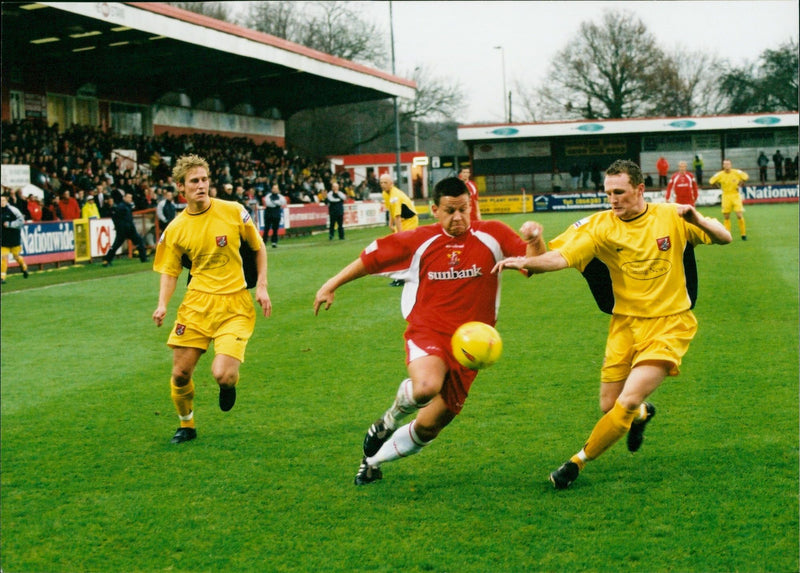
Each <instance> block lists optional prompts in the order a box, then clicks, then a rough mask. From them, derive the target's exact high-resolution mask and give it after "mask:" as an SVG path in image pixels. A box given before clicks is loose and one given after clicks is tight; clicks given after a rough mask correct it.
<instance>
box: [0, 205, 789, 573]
mask: <svg viewBox="0 0 800 573" xmlns="http://www.w3.org/2000/svg"><path fill="white" fill-rule="evenodd" d="M705 212H706V213H707V214H712V215H715V216H717V213H718V210H717V209H707V210H705ZM581 215H582V214H576V213H566V214H563V213H562V214H552V213H550V214H536V215H535V217H531V216H527V217H526V216H524V215H513V216H505V217H502V219H503V220H504V221H506V222H508V223H509V224H510V225H511V226H512V227H514V228H518V227H519V226H520V224H521V223H522V221H524V220H525V219H526V218H536V219H537V220H540V221H541V222H542V223H543V224H544V225H545V234H546V236H547V237H552V236H554V235H555V234H556V233H558V232H560V231H561V230H563V229H564V228H565V227H566V226H567V225H568V224H569V223H570V222H571V221H573V220H574V219H576V218H578V217H580V216H581ZM746 215H747V222H748V235H749V239H750V240H749V241H748V242H741V241H739V240H738V238H737V239H736V241H735V242H734V243H733V244H731V245H729V246H725V247H717V246H713V247H701V248H700V249H698V251H697V253H698V266H699V270H700V300H699V303H698V305H697V308H696V309H695V312H696V314H697V316H698V319H699V321H700V331H699V334H698V336H697V337H696V339H695V341H694V342H693V344H692V348H691V349H690V351H689V353H688V355H687V357H686V359H685V360H684V364H683V367H682V374H681V375H680V376H679V377H678V378H675V379H669V380H668V381H667V382H666V383H665V384H664V385H663V386H662V387H661V388H660V389H659V390H658V392H657V393H656V394H655V395H654V401H655V403H656V404H657V405H658V408H659V416H658V418H657V419H656V421H655V422H654V423H653V424H652V425H651V426H650V427H649V428H648V434H647V442H646V443H645V446H644V447H643V449H642V451H641V452H640V453H638V454H636V455H635V456H634V455H631V454H629V453H628V452H627V450H626V449H625V446H624V444H617V445H616V446H615V447H614V448H612V449H611V450H609V451H608V452H607V453H606V454H605V455H604V456H603V457H602V458H600V459H599V460H597V461H595V462H593V463H592V464H591V465H590V466H589V467H588V468H587V470H586V471H585V472H583V475H581V478H580V479H579V480H578V481H576V482H575V484H574V485H573V487H572V488H571V489H570V490H568V491H561V492H556V491H554V490H553V489H552V487H551V486H550V485H549V483H548V482H547V474H548V472H549V471H551V470H552V469H554V468H555V467H557V466H558V465H559V464H560V463H561V462H563V461H564V459H566V457H568V456H569V455H571V454H572V453H574V452H575V451H576V450H577V449H578V448H580V446H581V444H582V443H583V440H585V438H586V436H587V435H588V433H589V431H590V430H591V428H592V426H593V425H594V423H595V421H596V420H597V418H598V415H599V410H598V404H597V389H598V376H599V367H600V360H601V358H602V351H603V345H604V340H605V335H606V328H607V324H608V320H607V317H606V316H605V315H603V314H601V313H600V312H599V311H598V310H597V309H596V308H595V307H594V303H593V301H592V299H591V297H590V295H589V292H588V289H587V288H586V286H585V284H584V282H583V279H582V278H581V277H580V275H579V274H578V273H577V272H575V271H573V270H567V271H562V272H560V273H553V274H549V275H542V276H537V277H534V278H532V279H524V278H523V277H521V276H519V275H516V274H515V273H507V276H505V277H504V280H503V307H502V310H501V318H500V321H499V323H498V329H499V330H500V332H501V333H502V334H503V337H504V346H505V349H504V356H503V358H502V359H501V360H500V362H498V363H497V364H496V365H495V366H493V367H492V368H490V369H488V370H486V371H485V372H482V373H481V375H480V376H479V378H478V379H477V381H476V383H475V385H474V386H473V391H472V393H471V394H470V399H469V401H468V403H467V406H466V407H465V409H464V411H463V413H462V415H461V416H459V418H458V419H457V420H456V421H455V422H454V423H453V424H451V426H450V427H448V428H447V429H446V430H445V431H444V432H443V433H442V435H441V436H440V437H439V439H437V440H436V442H434V443H433V444H432V445H431V446H429V447H428V448H426V449H425V450H424V451H423V452H421V453H420V454H419V455H417V456H414V457H411V458H408V459H405V460H401V461H398V462H396V463H393V464H388V465H386V466H385V467H384V480H383V481H382V482H378V483H376V484H372V485H370V486H365V487H360V488H359V487H355V486H354V485H352V479H353V475H354V473H355V471H356V469H357V467H358V463H359V461H360V456H361V454H360V447H361V440H362V438H363V433H364V431H365V430H366V428H367V426H368V425H369V423H370V422H372V420H373V419H374V418H376V417H377V416H378V415H379V414H380V413H381V412H383V410H384V409H385V408H386V407H388V405H389V404H390V402H391V399H392V397H393V395H394V392H395V389H396V387H397V384H398V383H399V381H400V380H401V379H402V378H403V377H404V374H405V369H404V365H403V350H402V332H403V329H404V324H405V323H404V322H403V320H402V318H401V316H400V311H399V295H400V291H399V289H392V288H389V287H388V286H387V284H388V279H384V278H380V277H366V278H364V279H361V280H359V281H357V282H355V283H352V284H349V285H346V286H344V287H342V288H341V289H340V290H339V291H338V292H337V298H336V302H335V304H334V306H333V307H332V308H331V310H329V311H328V312H327V313H321V315H320V316H319V317H314V315H313V311H312V302H313V298H314V294H315V292H316V290H317V289H318V288H319V286H320V285H321V284H322V283H323V282H324V281H325V280H326V279H327V278H328V277H329V276H330V275H332V274H333V273H335V272H336V271H338V269H339V268H341V267H342V266H344V265H345V264H346V263H348V262H349V261H351V260H352V259H353V258H355V257H356V256H357V255H358V253H359V252H360V250H361V249H362V248H363V247H364V246H366V244H367V243H368V242H369V241H370V240H371V239H372V238H374V237H376V236H379V235H380V234H381V233H383V232H384V230H383V229H366V230H356V231H350V232H348V238H347V240H346V241H344V242H340V241H334V242H332V243H329V242H328V240H327V235H318V236H314V237H307V238H298V239H291V240H287V241H285V242H284V243H282V245H281V248H279V249H277V250H270V252H269V257H270V260H269V264H270V295H271V297H272V301H273V306H274V314H273V317H272V318H270V319H263V318H260V319H259V322H258V326H257V330H256V334H255V336H254V338H253V340H252V341H251V343H250V345H249V346H248V354H247V361H246V363H245V364H244V365H243V366H242V378H241V383H240V391H239V398H238V401H237V404H236V407H235V408H234V410H233V411H232V412H229V413H222V412H220V411H219V409H218V407H217V405H216V400H217V391H216V384H215V383H214V382H213V379H212V377H211V375H210V357H209V356H206V357H204V358H203V359H202V360H201V362H200V364H199V367H198V370H197V374H196V376H195V382H196V384H197V393H196V396H197V397H196V403H195V408H196V416H197V417H196V419H197V424H198V433H199V437H198V439H197V440H196V441H194V442H191V443H188V444H183V445H181V446H177V447H176V446H171V445H170V444H169V443H168V442H169V438H170V437H171V435H172V433H173V432H174V430H175V428H176V427H177V419H176V416H175V413H174V409H173V406H172V403H171V401H170V398H169V387H168V383H169V372H170V366H171V353H170V351H169V349H168V348H167V347H166V345H165V341H166V337H167V334H168V332H167V330H166V328H161V329H158V328H156V327H155V326H154V325H153V323H152V320H151V318H150V316H151V314H152V311H153V310H154V308H155V304H156V299H157V293H158V275H157V274H155V273H153V272H144V271H145V270H147V269H148V268H149V265H148V266H145V265H141V264H140V263H139V262H138V261H137V260H134V261H126V260H119V259H118V262H116V261H115V265H114V267H113V268H111V269H102V268H101V267H100V266H99V265H96V264H95V265H85V266H82V267H69V268H65V269H62V270H57V271H51V272H37V273H33V274H32V276H31V278H30V279H28V280H26V281H25V280H22V279H21V278H20V277H19V276H18V275H17V274H12V275H10V277H9V281H8V284H7V285H4V289H3V295H2V307H1V310H2V331H1V333H2V489H1V490H0V495H1V496H2V497H1V498H0V501H1V502H2V507H1V508H0V509H2V513H1V514H0V516H1V518H2V532H3V535H2V554H1V555H0V558H1V559H2V563H1V564H0V565H2V570H3V571H6V572H47V573H51V572H55V573H60V572H70V573H72V572H84V571H85V572H139V571H141V572H151V571H152V572H156V571H179V572H184V571H185V572H195V571H209V572H211V571H213V572H219V571H226V572H227V571H232V572H239V571H241V572H249V571H297V572H305V571H315V570H316V571H341V572H349V571H386V572H393V571H409V572H418V571H419V572H422V571H437V572H438V571H442V572H443V571H451V572H484V571H519V572H527V571H623V570H633V571H686V572H694V571H696V572H706V571H717V572H728V571H743V572H747V571H752V572H761V571H797V570H798V495H797V494H798V345H799V344H800V342H799V341H798V208H797V205H775V206H754V207H750V208H748V210H747V213H746ZM735 231H736V227H735V224H734V232H735ZM182 292H183V291H182V289H179V291H178V292H176V294H175V296H174V297H173V301H172V303H171V304H170V319H169V320H170V321H171V320H172V318H174V313H175V310H176V308H177V305H178V302H179V301H180V298H181V295H182Z"/></svg>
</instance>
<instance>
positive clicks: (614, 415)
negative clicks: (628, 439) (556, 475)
mask: <svg viewBox="0 0 800 573" xmlns="http://www.w3.org/2000/svg"><path fill="white" fill-rule="evenodd" d="M638 414H639V408H634V409H633V410H628V409H627V408H625V406H623V405H622V404H620V403H619V402H615V403H614V407H613V408H611V410H610V411H609V412H608V413H607V414H606V415H605V416H603V417H602V418H600V420H599V421H598V422H597V424H595V427H594V429H593V430H592V433H591V434H590V435H589V439H588V440H586V445H585V446H583V453H584V454H585V456H584V457H585V459H580V458H581V456H579V455H575V456H572V458H578V460H579V461H576V460H575V459H572V461H573V462H575V463H576V464H578V467H579V468H581V469H583V466H585V465H586V461H587V460H593V459H595V458H597V457H599V456H600V455H601V454H602V453H603V452H605V451H606V450H607V449H608V448H610V447H611V446H613V445H614V444H615V443H616V442H617V440H619V439H620V438H621V437H622V436H624V435H625V434H626V433H627V432H628V430H629V429H630V427H631V423H633V419H634V417H636V416H637V415H638Z"/></svg>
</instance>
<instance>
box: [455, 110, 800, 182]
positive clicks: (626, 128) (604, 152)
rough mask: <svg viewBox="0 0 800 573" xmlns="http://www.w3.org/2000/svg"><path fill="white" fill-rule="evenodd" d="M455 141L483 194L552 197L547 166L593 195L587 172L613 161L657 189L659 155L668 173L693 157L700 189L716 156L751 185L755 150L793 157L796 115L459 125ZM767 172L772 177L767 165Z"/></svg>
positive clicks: (713, 167)
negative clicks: (698, 161) (626, 163)
mask: <svg viewBox="0 0 800 573" xmlns="http://www.w3.org/2000/svg"><path fill="white" fill-rule="evenodd" d="M458 139H459V140H461V141H463V142H464V143H465V144H466V145H467V148H468V150H469V156H470V160H471V163H472V171H473V175H474V177H475V180H476V183H477V184H478V188H479V190H480V191H481V192H482V193H483V194H486V195H493V194H496V195H504V194H517V193H519V192H520V189H521V188H525V189H526V190H527V192H528V193H549V192H552V187H553V183H552V181H553V180H552V174H553V172H554V170H555V168H558V169H559V171H560V172H561V176H562V177H561V181H562V186H561V187H562V190H563V191H566V192H570V191H572V192H574V191H582V190H586V189H594V184H593V182H592V171H593V170H594V171H596V172H599V173H601V174H602V173H603V172H604V171H605V169H606V167H608V165H610V164H611V163H612V162H613V161H614V160H616V159H631V160H633V161H635V162H637V163H638V164H639V165H640V166H641V167H642V171H643V172H644V173H645V174H650V176H651V177H652V178H653V181H654V187H657V186H658V173H657V170H656V162H657V161H658V158H659V157H661V156H663V157H665V158H666V159H667V161H668V162H669V165H670V167H669V173H670V174H672V173H674V172H675V171H677V170H678V162H679V161H681V160H683V161H686V162H687V163H688V165H689V170H690V171H693V167H692V162H693V160H694V157H695V156H696V155H699V156H701V157H702V160H703V164H704V166H703V171H704V178H703V184H706V183H707V181H708V178H709V177H710V176H711V175H712V174H714V173H715V172H716V171H719V170H720V169H721V168H722V159H723V158H729V159H731V161H732V162H733V165H734V167H736V168H738V169H742V170H744V171H746V172H747V173H748V174H749V175H750V179H751V180H755V181H758V164H757V162H756V161H757V158H758V155H759V153H760V152H761V151H764V152H765V154H766V155H767V156H768V157H770V158H771V157H772V155H773V154H774V153H775V151H776V150H780V151H781V153H782V154H783V155H784V156H787V157H791V158H796V157H797V153H798V113H797V112H785V113H784V112H781V113H770V114H750V115H731V116H711V117H674V118H644V119H619V120H604V121H570V122H548V123H525V124H502V125H498V124H493V125H465V126H459V128H458ZM575 166H577V168H578V170H579V171H580V173H581V175H580V176H579V182H578V186H577V187H575V186H574V184H573V180H572V176H571V175H570V170H571V169H574V168H575ZM769 172H770V174H772V173H774V170H773V166H772V162H771V160H770V167H769ZM794 181H795V182H796V181H797V179H796V178H795V179H794Z"/></svg>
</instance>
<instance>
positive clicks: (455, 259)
mask: <svg viewBox="0 0 800 573" xmlns="http://www.w3.org/2000/svg"><path fill="white" fill-rule="evenodd" d="M447 259H448V261H449V264H450V266H451V267H455V266H458V265H459V264H460V263H461V251H450V252H449V253H447Z"/></svg>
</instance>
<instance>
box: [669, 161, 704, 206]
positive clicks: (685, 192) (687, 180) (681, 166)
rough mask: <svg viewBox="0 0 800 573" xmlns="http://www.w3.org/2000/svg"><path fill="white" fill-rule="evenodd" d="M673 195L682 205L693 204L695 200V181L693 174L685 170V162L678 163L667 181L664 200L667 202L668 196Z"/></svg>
mask: <svg viewBox="0 0 800 573" xmlns="http://www.w3.org/2000/svg"><path fill="white" fill-rule="evenodd" d="M673 194H674V196H675V202H676V203H680V204H682V205H694V204H695V203H696V202H697V181H695V179H694V175H692V174H691V173H689V172H688V171H686V162H685V161H681V162H679V163H678V171H676V172H675V173H674V174H673V175H672V177H671V178H670V180H669V183H667V195H666V197H665V200H666V202H667V203H669V200H670V197H671V196H673Z"/></svg>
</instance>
